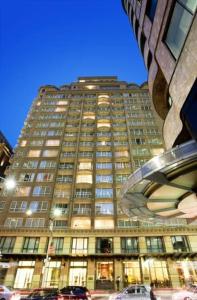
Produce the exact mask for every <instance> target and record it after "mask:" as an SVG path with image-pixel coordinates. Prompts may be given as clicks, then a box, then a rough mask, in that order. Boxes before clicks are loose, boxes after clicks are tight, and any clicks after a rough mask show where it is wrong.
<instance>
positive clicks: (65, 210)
mask: <svg viewBox="0 0 197 300" xmlns="http://www.w3.org/2000/svg"><path fill="white" fill-rule="evenodd" d="M54 208H58V210H60V211H61V215H67V214H68V203H55V205H54Z"/></svg>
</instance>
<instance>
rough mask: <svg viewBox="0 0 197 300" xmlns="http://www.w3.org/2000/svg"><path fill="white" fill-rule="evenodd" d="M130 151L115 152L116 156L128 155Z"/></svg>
mask: <svg viewBox="0 0 197 300" xmlns="http://www.w3.org/2000/svg"><path fill="white" fill-rule="evenodd" d="M128 156H129V152H128V151H117V152H115V157H128Z"/></svg>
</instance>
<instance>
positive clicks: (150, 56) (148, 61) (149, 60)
mask: <svg viewBox="0 0 197 300" xmlns="http://www.w3.org/2000/svg"><path fill="white" fill-rule="evenodd" d="M152 59H153V56H152V53H151V52H150V51H149V52H148V58H147V69H148V70H149V69H150V65H151V62H152Z"/></svg>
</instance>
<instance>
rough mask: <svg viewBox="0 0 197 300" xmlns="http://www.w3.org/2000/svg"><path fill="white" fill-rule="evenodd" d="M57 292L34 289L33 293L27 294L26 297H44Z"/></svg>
mask: <svg viewBox="0 0 197 300" xmlns="http://www.w3.org/2000/svg"><path fill="white" fill-rule="evenodd" d="M54 293H57V289H56V290H40V291H34V292H33V293H31V294H29V296H28V298H34V297H46V296H47V295H49V294H50V295H51V294H54Z"/></svg>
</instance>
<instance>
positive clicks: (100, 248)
mask: <svg viewBox="0 0 197 300" xmlns="http://www.w3.org/2000/svg"><path fill="white" fill-rule="evenodd" d="M112 252H113V245H112V238H97V239H96V253H112Z"/></svg>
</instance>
